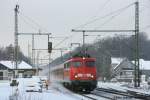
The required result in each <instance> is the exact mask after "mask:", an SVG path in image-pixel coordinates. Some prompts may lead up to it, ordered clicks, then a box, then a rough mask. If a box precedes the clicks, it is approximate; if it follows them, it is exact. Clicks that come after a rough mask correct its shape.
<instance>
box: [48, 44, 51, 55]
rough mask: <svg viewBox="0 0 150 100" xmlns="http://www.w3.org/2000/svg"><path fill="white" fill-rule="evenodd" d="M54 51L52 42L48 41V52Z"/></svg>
mask: <svg viewBox="0 0 150 100" xmlns="http://www.w3.org/2000/svg"><path fill="white" fill-rule="evenodd" d="M51 52H52V42H48V53H51Z"/></svg>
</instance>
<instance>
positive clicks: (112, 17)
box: [95, 11, 122, 29]
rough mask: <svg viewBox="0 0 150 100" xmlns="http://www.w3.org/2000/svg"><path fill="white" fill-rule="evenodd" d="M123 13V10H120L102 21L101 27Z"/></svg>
mask: <svg viewBox="0 0 150 100" xmlns="http://www.w3.org/2000/svg"><path fill="white" fill-rule="evenodd" d="M121 13H122V12H121V11H120V12H119V13H117V14H116V15H113V16H111V18H109V19H108V20H106V21H105V22H104V23H102V24H101V25H100V27H101V26H104V25H105V24H107V23H108V22H110V21H111V20H113V19H114V18H115V17H116V16H118V15H120V14H121ZM100 27H96V28H95V29H97V28H100Z"/></svg>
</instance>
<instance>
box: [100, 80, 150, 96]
mask: <svg viewBox="0 0 150 100" xmlns="http://www.w3.org/2000/svg"><path fill="white" fill-rule="evenodd" d="M98 87H100V88H108V89H114V90H118V91H123V92H127V91H133V92H138V93H141V94H147V95H150V86H149V85H148V84H147V83H141V86H140V87H138V88H134V86H133V84H128V83H110V82H108V83H107V82H106V83H104V82H98Z"/></svg>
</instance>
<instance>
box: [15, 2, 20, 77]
mask: <svg viewBox="0 0 150 100" xmlns="http://www.w3.org/2000/svg"><path fill="white" fill-rule="evenodd" d="M18 9H19V5H16V7H15V9H14V11H15V33H14V39H15V43H14V45H15V47H14V49H15V50H14V60H15V64H14V66H15V75H14V76H15V77H16V78H17V76H18V13H19V11H18Z"/></svg>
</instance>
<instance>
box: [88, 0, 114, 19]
mask: <svg viewBox="0 0 150 100" xmlns="http://www.w3.org/2000/svg"><path fill="white" fill-rule="evenodd" d="M110 1H111V0H107V1H106V2H105V3H104V4H103V6H102V7H100V8H99V9H98V11H97V13H98V12H101V11H103V9H104V8H105V7H106V5H107V4H108V3H109V2H110ZM97 15H98V14H96V13H95V15H94V16H93V17H91V18H90V19H93V18H95V17H96V16H97Z"/></svg>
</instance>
